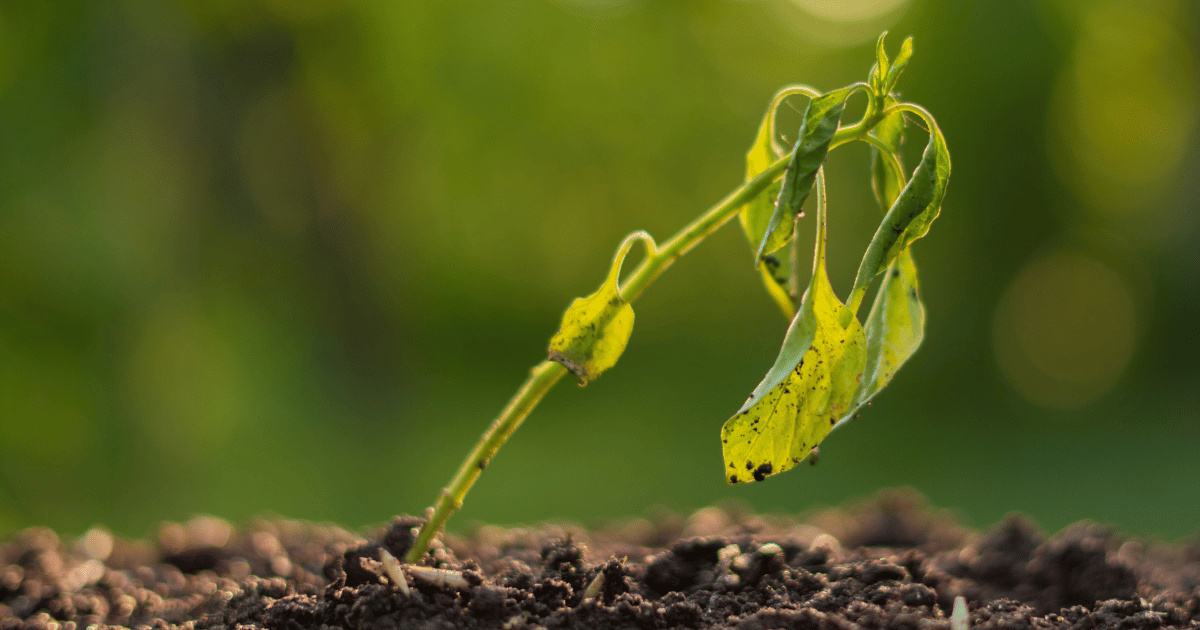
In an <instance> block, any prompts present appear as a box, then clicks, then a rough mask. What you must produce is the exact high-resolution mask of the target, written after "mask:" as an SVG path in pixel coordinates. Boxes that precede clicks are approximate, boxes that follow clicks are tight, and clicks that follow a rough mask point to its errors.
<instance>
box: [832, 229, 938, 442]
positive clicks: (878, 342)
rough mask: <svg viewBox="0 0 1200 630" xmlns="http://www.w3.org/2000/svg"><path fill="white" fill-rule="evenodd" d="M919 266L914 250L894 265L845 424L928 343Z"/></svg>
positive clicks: (869, 329) (874, 313) (878, 302)
mask: <svg viewBox="0 0 1200 630" xmlns="http://www.w3.org/2000/svg"><path fill="white" fill-rule="evenodd" d="M917 287H918V284H917V266H916V263H914V262H913V258H912V249H911V248H910V249H906V250H904V252H903V253H901V254H900V258H898V259H897V260H896V262H894V263H892V266H891V268H890V269H889V270H888V272H887V276H886V277H885V278H884V279H883V284H882V285H880V287H879V293H878V295H876V296H875V304H874V305H873V306H872V307H871V313H870V315H868V316H867V325H866V326H865V331H866V337H867V359H866V364H865V369H864V370H863V376H862V382H861V383H860V384H859V388H858V391H856V392H855V393H854V399H853V401H852V402H851V404H850V408H849V409H848V410H847V411H846V413H845V415H843V416H842V418H841V419H840V420H838V424H842V423H843V422H846V421H847V420H850V419H851V418H852V417H853V416H854V412H855V411H857V410H858V409H859V408H860V407H862V406H863V405H865V404H867V402H868V401H870V400H871V399H872V398H874V397H875V395H876V394H878V393H879V391H880V390H882V389H883V388H884V387H885V386H886V385H887V384H888V383H889V382H890V381H891V380H892V376H894V375H895V374H896V370H898V369H900V366H901V365H904V363H905V362H906V361H908V359H909V358H911V357H912V355H913V354H914V353H916V351H917V348H918V347H920V345H921V341H923V340H924V339H925V305H924V304H922V303H921V296H920V293H919V291H918V289H917Z"/></svg>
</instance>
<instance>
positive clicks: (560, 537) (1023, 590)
mask: <svg viewBox="0 0 1200 630" xmlns="http://www.w3.org/2000/svg"><path fill="white" fill-rule="evenodd" d="M420 522H421V521H420V520H419V519H417V518H413V517H398V518H396V519H395V520H394V521H393V523H392V524H391V525H390V526H389V527H387V528H385V529H381V530H379V531H376V532H373V533H370V534H368V535H367V536H366V537H360V536H357V535H354V534H351V533H348V532H346V531H343V530H341V529H338V528H336V527H333V526H328V525H317V524H312V523H301V522H294V521H278V520H276V521H259V522H255V523H253V524H251V526H250V527H248V528H246V529H244V530H235V529H233V528H232V527H231V526H229V525H228V524H227V523H225V522H223V521H220V520H218V519H213V518H209V517H204V518H198V519H195V520H193V521H191V522H189V523H187V524H167V525H164V526H163V527H162V528H161V529H160V531H159V534H158V536H157V539H156V540H154V541H151V542H147V541H124V540H118V539H114V538H113V537H112V536H110V535H108V534H107V533H105V532H103V531H100V530H93V531H90V532H88V533H87V534H85V535H84V536H83V537H81V538H80V539H78V540H73V541H63V540H61V539H60V538H59V537H58V536H57V535H56V534H55V533H54V532H52V531H50V530H47V529H43V528H34V529H29V530H25V531H23V532H20V533H19V534H17V535H16V536H15V537H14V538H13V539H11V540H9V541H7V542H5V543H3V544H0V630H9V629H15V628H38V629H45V630H83V628H86V627H88V626H97V627H99V626H103V625H119V626H126V627H139V626H149V627H154V628H161V627H173V626H187V627H189V628H196V629H203V628H217V627H229V628H233V627H239V628H253V627H264V628H272V629H278V630H299V629H301V628H379V629H383V630H392V629H396V628H429V629H434V628H504V629H506V630H518V629H521V628H539V627H541V628H740V629H744V630H753V629H767V628H797V629H798V628H855V627H863V628H914V629H916V628H949V627H950V622H949V614H950V610H951V609H952V606H953V602H954V599H955V598H956V597H958V596H960V595H961V596H963V597H965V598H966V600H967V602H968V605H969V609H970V614H969V619H970V624H971V627H980V628H1160V627H1185V628H1187V627H1190V628H1200V546H1197V545H1196V544H1191V545H1182V546H1170V545H1162V544H1153V543H1148V542H1144V541H1140V540H1137V539H1134V538H1129V537H1124V536H1120V535H1118V534H1116V533H1114V532H1113V531H1112V530H1111V529H1110V528H1107V527H1103V526H1099V525H1095V524H1091V523H1078V524H1076V525H1072V526H1071V527H1068V528H1066V529H1064V530H1063V531H1061V532H1059V533H1058V534H1056V535H1054V536H1052V537H1047V536H1045V535H1043V534H1042V533H1040V532H1039V531H1038V530H1037V528H1035V527H1034V526H1033V525H1032V524H1031V523H1030V522H1028V521H1027V520H1025V519H1023V518H1021V517H1018V516H1014V517H1010V518H1008V519H1006V520H1005V521H1004V522H1002V523H1000V524H998V525H996V526H995V527H993V528H991V529H990V530H988V531H986V532H983V533H977V532H973V531H970V530H968V529H965V528H963V527H960V526H959V525H957V524H956V523H955V522H954V520H953V519H952V518H950V517H949V516H947V515H945V514H942V513H936V512H933V511H931V510H930V509H929V508H928V507H927V506H925V505H924V503H923V502H922V500H921V499H920V498H919V497H917V496H916V495H914V494H912V493H908V492H896V491H893V492H889V493H885V494H882V495H880V496H879V497H876V498H875V499H873V500H871V501H868V502H865V503H862V504H859V505H855V506H851V507H848V508H845V509H838V510H830V511H826V512H822V513H819V514H815V515H813V516H812V517H811V518H808V519H805V520H800V519H796V518H790V517H772V516H764V515H758V514H753V513H750V512H747V511H744V510H740V509H736V508H728V507H726V508H705V509H703V510H699V511H698V512H696V513H694V514H692V515H690V516H689V517H687V518H686V519H684V518H682V517H679V516H675V515H671V514H665V513H664V514H659V515H657V516H656V517H655V518H653V519H650V520H647V519H633V520H629V521H623V522H619V523H613V524H611V525H609V526H606V527H602V528H599V529H595V530H590V531H589V530H584V529H582V528H579V527H573V526H567V525H538V526H534V527H529V528H507V529H506V528H498V527H491V526H486V527H480V528H478V529H477V530H476V531H474V532H472V533H471V535H469V536H450V537H447V538H446V540H445V541H444V542H442V543H438V544H436V545H435V546H434V548H433V549H432V550H431V553H430V555H429V556H428V557H427V560H426V562H425V565H426V567H425V568H424V569H415V570H414V569H412V568H409V567H406V568H404V569H402V572H403V573H405V574H406V576H407V577H405V578H404V584H403V585H399V584H397V583H396V578H395V577H392V576H391V574H390V572H389V570H388V566H387V563H386V560H387V558H386V556H387V554H390V555H392V556H394V557H402V556H403V554H404V552H405V550H406V549H407V548H408V545H409V544H411V542H412V540H413V532H414V528H415V527H417V526H419V525H420ZM385 552H386V553H385ZM432 569H440V570H432ZM601 575H602V576H603V577H598V576H601Z"/></svg>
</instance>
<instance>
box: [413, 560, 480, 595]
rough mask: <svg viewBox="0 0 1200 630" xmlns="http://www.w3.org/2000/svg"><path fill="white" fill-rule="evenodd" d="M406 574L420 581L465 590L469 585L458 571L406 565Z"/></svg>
mask: <svg viewBox="0 0 1200 630" xmlns="http://www.w3.org/2000/svg"><path fill="white" fill-rule="evenodd" d="M408 574H409V575H411V576H413V577H414V578H417V579H418V580H421V581H422V582H428V583H430V584H433V585H435V586H441V587H443V588H453V589H458V590H466V589H468V588H470V587H471V585H470V584H468V583H467V578H464V577H463V576H462V574H461V573H459V572H458V571H450V570H448V569H433V568H430V567H415V566H410V567H408Z"/></svg>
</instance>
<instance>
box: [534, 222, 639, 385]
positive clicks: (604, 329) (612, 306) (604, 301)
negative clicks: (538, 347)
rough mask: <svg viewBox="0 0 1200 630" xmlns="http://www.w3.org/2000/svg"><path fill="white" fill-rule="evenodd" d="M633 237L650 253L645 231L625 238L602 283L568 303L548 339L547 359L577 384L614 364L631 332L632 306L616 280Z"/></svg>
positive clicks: (592, 378)
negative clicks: (561, 366) (589, 293)
mask: <svg viewBox="0 0 1200 630" xmlns="http://www.w3.org/2000/svg"><path fill="white" fill-rule="evenodd" d="M637 240H642V241H644V242H645V243H646V246H647V248H648V249H649V252H650V254H653V253H654V251H655V245H654V239H652V238H650V235H649V234H646V233H645V232H641V231H638V232H634V233H633V234H630V235H629V236H627V237H625V240H624V241H623V242H622V243H621V246H620V247H619V248H618V249H617V254H616V256H615V258H614V259H613V264H612V268H611V269H610V270H609V272H608V277H607V278H605V280H604V284H602V285H601V286H600V289H599V290H597V291H596V292H595V293H593V294H591V295H589V296H587V297H582V298H575V301H573V302H571V306H569V307H567V312H566V313H564V314H563V319H562V326H561V327H560V328H559V331H558V333H556V334H555V335H554V337H552V338H551V339H550V351H549V352H550V360H551V361H557V362H558V363H561V364H562V365H563V367H565V368H567V369H568V370H570V371H571V373H572V374H574V375H575V377H576V378H577V379H579V385H580V387H582V386H584V385H587V384H588V383H590V382H591V381H594V380H596V379H597V378H598V377H599V376H600V374H601V373H603V372H604V371H605V370H607V369H609V368H611V367H612V366H614V365H616V364H617V359H619V358H621V354H622V353H623V352H625V346H626V345H627V344H628V343H629V336H630V335H632V334H633V307H632V306H630V305H629V302H627V301H626V300H625V298H623V297H621V291H620V287H619V286H618V284H617V281H618V280H619V278H620V276H621V264H622V263H623V262H624V261H625V256H626V255H627V254H628V253H629V249H630V248H631V247H632V246H633V243H634V242H635V241H637Z"/></svg>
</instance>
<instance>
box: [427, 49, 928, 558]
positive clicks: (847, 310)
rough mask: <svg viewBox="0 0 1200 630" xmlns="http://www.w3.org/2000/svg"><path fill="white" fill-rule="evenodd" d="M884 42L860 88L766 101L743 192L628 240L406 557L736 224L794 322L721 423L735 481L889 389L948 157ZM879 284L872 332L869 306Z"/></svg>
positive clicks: (909, 330)
mask: <svg viewBox="0 0 1200 630" xmlns="http://www.w3.org/2000/svg"><path fill="white" fill-rule="evenodd" d="M886 35H887V33H884V34H883V35H880V37H879V41H878V44H877V46H876V57H877V60H876V63H875V66H874V67H873V68H872V69H871V73H870V76H869V78H868V80H867V81H866V82H865V83H864V82H859V83H855V84H853V85H849V86H846V87H844V88H841V89H838V90H834V91H832V92H827V93H821V92H819V91H817V90H815V89H813V88H811V87H808V86H804V85H795V86H789V87H786V88H784V89H782V90H780V91H779V92H778V93H777V94H776V95H775V97H774V98H773V99H771V102H770V104H769V105H768V107H767V113H766V116H765V117H764V118H763V121H762V125H761V126H760V127H759V130H758V135H757V136H756V138H755V141H754V144H753V145H752V146H751V147H750V151H749V152H748V153H747V154H746V179H745V182H744V183H743V184H742V185H741V186H739V187H738V188H736V189H735V190H734V191H733V192H731V193H729V194H728V195H727V196H726V197H725V198H724V199H722V200H721V201H720V202H718V203H717V204H716V205H715V206H713V207H712V208H710V209H709V210H708V211H707V212H705V213H704V214H702V215H700V216H699V217H697V218H696V219H695V220H694V221H692V222H691V223H690V224H688V225H687V226H685V227H684V228H683V229H682V230H680V231H679V233H677V234H676V235H674V236H672V237H671V238H670V239H668V240H667V241H666V242H664V243H662V244H661V245H660V244H658V243H656V242H655V240H654V239H653V238H651V236H650V235H649V234H647V233H646V232H643V231H638V232H634V233H632V234H630V235H629V236H627V237H625V240H623V241H622V242H621V244H620V246H619V247H618V248H617V252H616V256H614V258H613V263H612V267H611V268H610V269H609V272H608V276H607V277H606V278H605V280H604V282H603V284H601V285H600V288H599V290H597V291H596V292H595V293H593V294H592V295H589V296H587V297H583V298H577V299H576V300H575V301H574V302H572V303H571V305H570V307H568V308H567V311H566V313H565V314H564V315H563V320H562V326H561V328H560V330H559V331H558V333H557V334H555V335H554V337H553V338H551V340H550V348H549V358H548V359H547V360H546V361H543V362H542V363H540V364H538V365H537V366H535V367H534V368H533V370H532V372H531V374H530V376H529V378H528V379H527V380H526V381H525V383H524V385H522V386H521V388H520V389H519V390H518V391H517V393H516V395H514V396H513V398H512V400H510V401H509V403H508V405H507V406H506V407H505V408H504V410H503V411H501V412H500V415H499V416H498V417H497V418H496V419H495V421H494V422H493V423H492V425H491V426H490V427H489V428H488V430H487V431H486V432H484V434H483V436H482V437H481V438H480V440H479V443H478V444H476V445H475V448H474V449H473V450H472V451H471V453H470V455H468V456H467V459H466V460H465V461H464V462H463V463H462V465H461V466H460V467H459V469H458V472H456V473H455V475H454V478H453V479H451V480H450V483H449V485H447V486H446V487H445V488H444V489H443V490H442V493H441V496H440V497H439V498H438V501H437V503H436V504H435V505H434V507H433V508H432V512H431V513H430V516H429V519H428V521H426V523H425V525H424V527H422V528H421V531H420V534H419V535H418V536H417V540H416V541H415V542H414V543H413V546H412V547H411V548H410V549H409V551H408V554H407V556H406V558H405V559H406V561H407V562H409V563H415V562H418V561H419V560H420V559H421V557H422V556H423V555H424V554H425V551H426V550H427V549H428V547H429V543H430V541H432V540H433V537H434V536H435V535H436V534H437V533H438V532H439V531H441V529H442V527H443V526H444V525H445V523H446V521H447V519H449V518H450V516H451V515H452V514H453V513H454V512H455V511H456V510H458V509H459V508H461V507H462V501H463V497H465V496H466V493H467V491H468V490H469V489H470V488H471V485H472V484H474V483H475V480H476V479H477V478H478V477H479V474H480V473H481V472H482V471H483V469H484V468H485V467H486V466H487V464H488V462H489V461H490V460H491V458H492V456H493V455H495V454H496V451H497V450H499V448H500V446H501V445H502V444H504V442H505V440H507V439H508V437H509V436H510V435H512V433H513V431H515V430H516V429H517V427H518V426H520V424H521V422H522V421H523V420H524V419H525V417H526V416H527V415H529V412H530V411H532V410H533V408H534V406H536V405H537V403H538V401H540V400H541V399H542V397H543V396H545V394H546V392H548V391H549V390H550V388H551V387H554V385H555V384H557V383H558V382H559V380H560V379H562V377H563V376H564V375H566V373H567V372H568V371H569V372H571V373H572V374H574V375H575V378H576V379H578V381H579V384H580V386H583V385H586V384H588V383H589V382H591V381H593V380H595V379H596V378H597V377H599V376H600V374H602V373H603V372H604V371H605V370H607V369H609V368H611V367H612V366H613V365H615V364H616V362H617V359H618V358H619V357H620V356H621V353H622V352H623V351H624V350H625V345H626V343H628V341H629V336H630V334H631V333H632V332H633V320H634V315H633V307H632V306H630V304H631V303H632V302H633V301H634V300H636V299H637V297H638V296H639V295H641V293H642V291H644V290H645V289H646V287H647V286H649V285H650V283H651V282H653V281H654V279H655V278H657V277H658V275H659V274H661V273H662V272H663V271H665V270H666V269H667V268H668V267H670V266H671V265H672V264H674V262H675V261H676V260H678V259H679V257H680V256H683V255H684V254H685V253H687V252H688V251H689V250H691V249H692V248H693V247H695V246H696V245H697V244H699V243H700V241H702V240H704V238H705V237H706V236H708V235H709V234H712V233H713V232H714V231H715V230H716V229H717V228H719V227H721V226H722V225H724V224H725V223H726V222H728V221H729V220H730V219H732V218H733V217H734V216H737V217H738V218H739V220H740V222H741V225H742V231H743V232H744V233H745V234H746V238H747V239H748V240H749V241H750V246H751V249H752V250H753V251H754V266H755V269H756V270H757V271H758V273H759V275H760V276H761V278H762V282H763V285H764V287H765V288H766V290H767V293H768V294H769V295H770V296H771V298H772V300H773V301H774V302H775V303H776V304H777V305H778V306H779V309H780V310H781V311H782V312H783V314H784V316H785V317H787V318H788V319H790V320H791V325H790V326H789V327H788V330H787V333H786V335H785V336H784V339H783V347H782V348H781V349H780V351H779V356H778V357H777V358H776V359H775V364H774V365H772V366H771V369H770V370H768V371H767V374H766V376H765V377H764V378H763V380H762V382H760V383H759V384H758V386H757V387H756V388H755V389H754V391H753V392H752V393H751V394H750V397H749V398H747V399H746V402H745V403H744V404H743V405H742V407H741V408H740V409H738V411H737V412H736V413H735V414H734V415H733V417H731V418H729V420H727V421H726V422H725V424H724V426H723V427H722V428H721V446H722V451H723V452H724V456H725V478H726V479H727V480H728V482H729V483H730V484H736V483H744V482H749V481H762V480H763V479H765V478H766V477H768V476H770V475H774V474H778V473H781V472H783V471H785V470H788V469H789V468H792V467H794V466H795V465H796V464H798V463H800V462H801V461H803V460H804V459H805V457H807V456H808V455H809V454H810V453H812V452H813V450H814V449H815V448H816V446H817V445H818V444H820V443H821V441H822V440H824V439H825V437H826V436H827V435H828V434H829V432H830V431H832V430H833V429H834V428H836V427H838V426H840V425H842V424H844V423H845V422H846V421H847V420H849V419H850V418H852V417H854V414H855V412H856V411H857V410H858V409H859V408H860V407H862V406H863V405H865V404H866V403H867V402H868V401H870V400H871V398H873V397H874V396H875V395H876V394H877V393H879V391H880V390H881V389H883V387H884V386H885V385H887V383H888V381H890V380H891V378H892V375H894V374H895V373H896V370H897V369H899V367H900V366H901V365H903V364H904V362H905V361H907V360H908V359H909V357H911V356H912V355H913V353H914V352H915V351H916V349H917V346H919V345H920V344H921V340H922V338H923V336H924V329H925V307H924V306H923V305H922V304H921V300H920V297H919V295H918V292H917V268H916V265H915V264H914V262H913V257H912V252H911V251H910V245H912V243H913V241H915V240H917V239H919V238H921V237H922V236H924V235H925V234H926V233H927V232H928V231H929V226H930V224H931V223H932V222H933V220H934V219H935V218H937V215H938V212H939V211H940V209H941V205H942V198H943V197H944V196H945V194H946V183H947V180H948V179H949V177H950V154H949V152H948V151H947V149H946V142H945V139H944V138H943V137H942V132H941V130H939V129H938V126H937V122H936V121H934V119H933V116H931V115H930V114H929V112H927V111H925V109H924V108H922V107H920V106H919V105H915V104H913V103H905V102H900V101H899V100H898V97H897V95H896V94H895V93H894V92H893V89H894V88H895V85H896V80H897V79H898V78H899V77H900V73H901V72H902V71H903V70H904V67H905V66H906V65H907V64H908V60H909V57H911V55H912V38H909V39H907V40H905V42H904V44H903V45H902V46H901V47H900V52H899V54H897V56H896V59H895V60H894V61H889V59H888V56H887V53H886V52H885V51H884V36H886ZM860 92H861V93H862V94H864V95H865V96H866V98H867V107H866V111H865V112H864V113H863V116H862V119H861V120H859V121H858V122H856V123H854V124H851V125H845V126H843V125H842V124H841V118H842V111H843V109H844V108H845V104H846V101H847V99H849V98H850V97H851V96H853V95H855V94H858V93H860ZM793 95H802V96H805V97H808V99H809V101H808V106H807V108H806V110H805V111H804V118H803V121H802V122H801V124H800V131H799V133H798V135H797V137H796V142H795V145H794V146H793V147H792V149H791V150H790V151H785V150H784V149H783V148H782V147H780V146H779V144H778V142H777V138H778V136H777V135H776V133H775V112H776V109H777V108H778V107H779V105H780V104H781V103H782V102H783V101H784V100H785V99H786V98H788V97H789V96H793ZM910 116H911V117H914V118H915V119H916V121H917V122H918V124H920V125H922V126H923V128H924V130H925V132H926V133H927V135H928V138H929V140H928V142H927V144H926V145H925V150H924V153H923V154H922V156H921V161H920V163H919V164H918V165H917V167H916V169H915V170H913V172H912V174H911V175H909V174H907V173H906V171H905V169H904V166H903V163H902V160H901V156H900V149H901V146H902V145H903V142H904V129H905V125H906V122H907V120H908V118H909V117H910ZM856 140H857V141H862V142H866V143H868V144H870V145H871V146H872V147H873V150H872V158H871V185H872V188H873V189H874V192H875V198H876V199H877V200H878V202H879V204H880V206H881V208H883V210H884V216H883V220H882V221H881V222H880V224H879V228H878V229H877V230H876V231H875V235H874V236H873V237H872V238H871V241H870V243H869V244H868V245H867V249H866V252H865V253H864V255H863V258H862V262H861V263H860V265H859V267H858V273H857V275H856V277H855V279H854V285H853V286H852V287H851V289H850V294H849V299H848V300H847V301H846V302H845V303H842V302H841V301H840V300H839V299H838V297H837V295H836V294H835V293H834V291H833V287H832V286H830V283H829V276H828V274H827V273H826V270H825V232H826V222H827V214H828V212H827V209H826V199H825V178H824V172H823V165H824V163H825V157H826V155H827V154H828V152H829V151H831V150H833V149H835V148H837V147H839V146H841V145H844V144H846V143H849V142H853V141H856ZM814 189H815V191H816V225H817V229H816V243H815V245H814V247H813V267H812V269H813V270H812V274H811V276H810V277H809V280H808V284H807V285H805V287H804V290H803V292H801V291H800V283H799V278H798V273H797V272H798V270H799V267H800V265H799V264H798V261H799V251H800V250H799V243H797V242H796V238H795V235H796V229H795V226H796V225H797V224H798V222H799V221H800V220H801V219H803V218H804V216H805V215H804V212H803V211H802V210H801V209H802V207H803V205H804V202H805V200H806V199H807V198H808V197H809V195H810V193H811V192H812V191H813V190H814ZM638 242H641V243H642V245H643V246H644V247H645V248H646V257H645V258H644V259H643V260H642V262H641V263H640V264H639V265H638V266H637V268H635V269H634V270H633V271H632V272H630V273H629V274H628V275H626V276H625V277H624V279H622V275H621V268H622V265H623V263H624V261H625V257H626V256H627V255H628V254H629V251H630V249H632V248H633V246H634V245H635V244H637V243H638ZM788 247H790V255H789V256H784V260H783V261H781V260H780V258H779V257H778V256H777V255H776V254H777V253H778V252H780V251H781V250H784V249H785V248H788ZM881 274H882V275H883V279H882V281H881V283H880V286H879V288H878V289H877V291H876V294H875V300H874V303H873V304H872V306H871V310H870V312H869V313H868V315H867V319H866V321H865V323H862V322H860V321H859V319H858V311H859V309H860V307H861V305H862V302H863V299H864V298H865V297H866V293H867V290H868V289H869V288H870V286H871V284H872V283H873V281H874V280H875V278H876V277H877V276H879V275H881Z"/></svg>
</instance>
